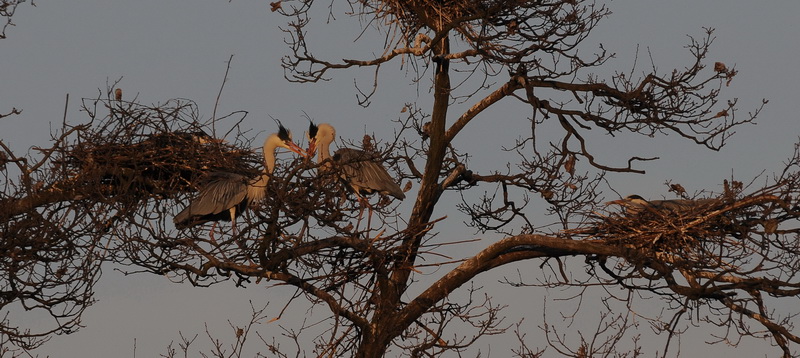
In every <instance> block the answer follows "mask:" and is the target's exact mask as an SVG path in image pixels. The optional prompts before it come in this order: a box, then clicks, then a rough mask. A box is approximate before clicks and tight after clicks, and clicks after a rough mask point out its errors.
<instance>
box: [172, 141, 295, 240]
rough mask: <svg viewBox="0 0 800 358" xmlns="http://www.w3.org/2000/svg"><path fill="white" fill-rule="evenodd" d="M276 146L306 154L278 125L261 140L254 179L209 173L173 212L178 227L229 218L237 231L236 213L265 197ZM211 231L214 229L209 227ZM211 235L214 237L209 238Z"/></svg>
mask: <svg viewBox="0 0 800 358" xmlns="http://www.w3.org/2000/svg"><path fill="white" fill-rule="evenodd" d="M278 147H281V148H286V149H289V150H291V151H292V152H295V153H298V154H300V155H303V156H305V152H304V151H303V149H302V148H300V147H299V146H298V145H297V144H295V143H294V142H293V141H292V134H291V133H290V132H289V131H288V130H287V129H286V128H284V127H283V126H282V125H280V129H279V131H278V133H273V134H271V135H270V136H269V137H267V139H266V140H264V149H263V150H264V170H263V172H262V174H261V175H259V176H258V177H256V178H248V177H246V176H243V175H239V174H235V173H227V172H214V173H211V174H209V177H208V182H207V183H206V184H205V185H204V186H203V188H202V189H200V192H199V193H198V194H197V197H195V198H194V200H192V201H191V202H190V203H189V205H188V206H186V208H184V209H183V210H182V211H181V212H180V213H178V215H175V218H174V219H173V222H174V223H175V227H176V228H177V229H185V228H188V227H191V226H195V225H201V224H204V223H206V222H209V221H219V220H224V221H232V222H233V230H234V232H235V230H236V214H237V211H238V212H241V211H243V210H244V209H246V208H247V207H248V206H249V205H250V204H251V203H253V202H256V201H259V200H262V199H264V197H266V195H267V182H268V181H269V176H270V175H271V174H272V171H273V170H274V169H275V151H276V150H277V149H278ZM211 230H212V232H213V230H214V229H213V228H212V229H211ZM212 238H213V237H212Z"/></svg>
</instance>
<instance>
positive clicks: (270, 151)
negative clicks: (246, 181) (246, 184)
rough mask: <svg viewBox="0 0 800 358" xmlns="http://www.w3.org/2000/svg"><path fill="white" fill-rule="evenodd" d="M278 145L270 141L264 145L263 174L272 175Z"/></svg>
mask: <svg viewBox="0 0 800 358" xmlns="http://www.w3.org/2000/svg"><path fill="white" fill-rule="evenodd" d="M276 149H278V145H277V144H276V143H274V142H272V141H268V142H267V143H265V144H264V174H272V171H273V170H275V150H276Z"/></svg>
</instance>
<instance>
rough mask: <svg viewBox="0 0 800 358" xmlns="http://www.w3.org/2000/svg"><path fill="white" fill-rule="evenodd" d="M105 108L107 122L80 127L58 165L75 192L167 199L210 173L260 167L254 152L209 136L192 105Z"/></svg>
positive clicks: (251, 171)
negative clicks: (106, 110)
mask: <svg viewBox="0 0 800 358" xmlns="http://www.w3.org/2000/svg"><path fill="white" fill-rule="evenodd" d="M106 108H109V109H110V110H111V113H110V114H109V115H108V116H106V117H104V118H102V119H99V120H97V119H95V120H94V121H93V122H94V123H90V125H88V126H86V125H82V126H83V127H82V126H76V127H75V128H80V129H81V130H79V131H77V133H78V138H77V139H76V140H75V141H74V142H73V144H72V145H70V146H67V147H66V148H65V150H64V152H63V153H61V159H60V161H59V164H60V165H61V166H62V167H63V170H64V172H65V173H66V174H67V176H68V181H69V182H70V183H71V184H72V186H73V187H74V188H83V189H86V188H90V189H91V190H89V191H88V192H89V193H97V194H101V195H105V196H113V195H126V196H129V197H131V198H135V199H139V200H140V199H146V198H149V197H160V198H168V197H172V196H174V195H175V194H178V193H181V192H186V191H194V190H196V187H195V185H193V183H195V184H196V183H197V180H196V179H197V178H198V177H200V176H202V175H204V174H205V173H207V172H210V171H216V170H221V169H224V170H225V171H227V172H233V173H239V174H244V175H254V174H255V171H256V170H257V169H255V168H256V165H254V164H255V163H260V162H261V161H260V160H259V157H258V156H257V155H256V153H255V152H253V151H252V150H250V149H242V148H240V147H237V146H235V145H233V144H229V143H227V142H225V141H223V140H221V139H217V138H213V137H212V136H211V135H209V134H208V133H207V132H208V124H207V123H201V122H199V121H198V120H197V118H196V117H195V115H196V109H195V108H194V103H191V102H183V101H170V102H168V103H166V104H164V105H159V106H155V107H144V106H139V105H133V104H129V105H125V106H121V105H118V104H116V103H111V104H108V105H107V106H106ZM98 122H99V123H98ZM81 127H82V128H81ZM248 144H249V143H248ZM83 189H81V190H79V191H80V192H87V191H86V190H83Z"/></svg>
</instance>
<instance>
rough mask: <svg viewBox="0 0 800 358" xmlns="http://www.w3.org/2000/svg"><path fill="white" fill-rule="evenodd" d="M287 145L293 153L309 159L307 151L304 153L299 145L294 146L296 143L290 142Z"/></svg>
mask: <svg viewBox="0 0 800 358" xmlns="http://www.w3.org/2000/svg"><path fill="white" fill-rule="evenodd" d="M286 145H288V146H289V150H291V151H292V152H295V153H297V154H300V155H301V156H303V158H308V156H307V154H306V151H304V150H303V148H300V146H299V145H297V144H294V142H292V141H289V142H288V143H286Z"/></svg>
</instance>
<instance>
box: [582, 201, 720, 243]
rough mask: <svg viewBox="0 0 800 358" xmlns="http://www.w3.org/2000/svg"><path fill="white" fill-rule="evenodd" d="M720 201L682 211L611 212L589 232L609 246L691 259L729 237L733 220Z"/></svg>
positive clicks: (650, 209) (651, 209) (599, 220)
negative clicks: (690, 257) (711, 245)
mask: <svg viewBox="0 0 800 358" xmlns="http://www.w3.org/2000/svg"><path fill="white" fill-rule="evenodd" d="M724 206H725V203H724V202H723V201H722V200H720V201H716V202H714V203H709V204H707V205H698V206H696V207H693V208H690V209H687V210H681V211H672V210H657V209H653V208H646V209H645V210H641V211H638V212H626V211H625V210H622V211H620V212H613V213H611V214H610V215H609V216H604V217H601V218H599V219H598V220H597V222H596V223H595V226H594V227H593V228H592V231H593V232H594V235H593V238H595V239H599V240H603V241H604V242H606V243H608V244H613V245H620V246H626V247H632V248H636V249H646V250H644V251H645V252H652V253H654V254H655V253H658V252H661V253H669V254H674V255H691V256H694V255H696V254H698V253H700V252H702V251H705V250H706V249H707V247H705V245H704V244H706V243H710V242H713V241H718V240H720V239H722V238H724V237H725V236H726V235H727V234H729V233H731V232H732V231H731V225H732V224H733V220H731V218H729V215H728V213H726V212H725V211H724V210H721V209H723V207H724Z"/></svg>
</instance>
